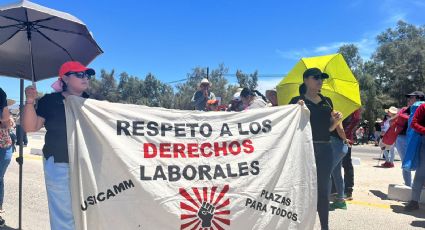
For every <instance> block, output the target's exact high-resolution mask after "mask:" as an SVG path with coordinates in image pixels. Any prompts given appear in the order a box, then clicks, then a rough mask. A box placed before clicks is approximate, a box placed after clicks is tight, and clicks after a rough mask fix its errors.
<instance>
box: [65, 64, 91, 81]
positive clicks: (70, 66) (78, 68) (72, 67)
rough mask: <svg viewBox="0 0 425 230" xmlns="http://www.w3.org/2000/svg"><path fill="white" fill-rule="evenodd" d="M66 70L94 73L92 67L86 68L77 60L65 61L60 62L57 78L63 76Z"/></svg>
mask: <svg viewBox="0 0 425 230" xmlns="http://www.w3.org/2000/svg"><path fill="white" fill-rule="evenodd" d="M68 72H86V73H87V74H88V75H91V76H93V75H95V74H96V72H95V71H94V69H91V68H87V67H85V66H84V65H83V64H81V63H80V62H78V61H67V62H65V63H63V64H62V66H61V68H60V69H59V78H61V77H63V76H64V75H65V74H66V73H68Z"/></svg>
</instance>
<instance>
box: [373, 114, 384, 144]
mask: <svg viewBox="0 0 425 230" xmlns="http://www.w3.org/2000/svg"><path fill="white" fill-rule="evenodd" d="M381 123H382V120H381V118H378V119H376V121H375V132H374V137H375V146H378V145H379V141H380V140H381V131H382V130H381Z"/></svg>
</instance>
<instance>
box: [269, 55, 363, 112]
mask: <svg viewBox="0 0 425 230" xmlns="http://www.w3.org/2000/svg"><path fill="white" fill-rule="evenodd" d="M313 67H316V68H319V69H320V70H321V71H322V72H324V73H327V74H328V75H329V78H328V79H325V80H324V81H323V87H322V94H323V95H325V96H327V97H329V98H331V99H332V102H333V104H334V109H335V110H337V111H340V112H342V114H343V116H344V118H346V117H347V116H349V115H350V114H351V113H353V112H354V111H355V110H357V109H358V108H360V106H361V101H360V90H359V83H358V82H357V80H356V78H355V77H354V75H353V73H352V72H351V70H350V68H349V67H348V65H347V63H346V62H345V60H344V58H343V56H342V55H341V54H332V55H326V56H318V57H309V58H302V59H301V60H300V61H299V62H298V63H297V64H296V65H295V67H294V68H293V69H292V70H291V71H290V72H289V73H288V75H287V76H286V77H285V78H283V79H282V81H281V82H280V83H279V84H278V85H277V87H276V88H277V97H278V103H279V105H285V104H288V103H289V101H290V100H291V98H293V97H295V96H298V95H299V91H298V88H299V86H300V85H301V83H303V77H302V76H303V73H304V71H305V70H306V69H308V68H313Z"/></svg>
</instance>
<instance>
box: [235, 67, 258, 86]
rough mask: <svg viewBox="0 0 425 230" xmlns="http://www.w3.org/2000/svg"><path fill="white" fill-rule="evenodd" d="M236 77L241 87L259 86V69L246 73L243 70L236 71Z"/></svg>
mask: <svg viewBox="0 0 425 230" xmlns="http://www.w3.org/2000/svg"><path fill="white" fill-rule="evenodd" d="M236 78H237V79H238V83H239V86H240V87H241V88H249V89H256V88H257V86H258V71H257V70H256V71H255V72H254V73H251V74H245V73H243V72H242V70H237V71H236Z"/></svg>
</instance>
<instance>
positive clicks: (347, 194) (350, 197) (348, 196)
mask: <svg viewBox="0 0 425 230" xmlns="http://www.w3.org/2000/svg"><path fill="white" fill-rule="evenodd" d="M344 199H345V200H348V201H349V200H353V194H352V193H351V192H350V193H346V194H345V198H344Z"/></svg>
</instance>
